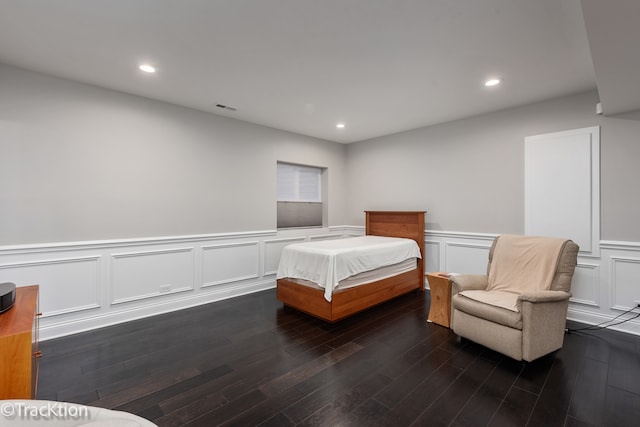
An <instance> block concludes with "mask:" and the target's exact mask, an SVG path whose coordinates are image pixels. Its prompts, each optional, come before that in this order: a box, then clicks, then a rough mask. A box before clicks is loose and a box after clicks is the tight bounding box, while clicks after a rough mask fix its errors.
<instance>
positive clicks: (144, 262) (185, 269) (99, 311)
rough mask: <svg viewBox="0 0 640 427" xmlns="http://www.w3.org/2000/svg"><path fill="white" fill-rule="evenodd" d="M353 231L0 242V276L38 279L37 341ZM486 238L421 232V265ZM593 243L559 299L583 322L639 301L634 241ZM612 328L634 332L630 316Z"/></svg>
mask: <svg viewBox="0 0 640 427" xmlns="http://www.w3.org/2000/svg"><path fill="white" fill-rule="evenodd" d="M363 234H364V227H361V226H332V227H330V228H322V229H318V228H311V229H296V230H278V231H276V230H267V231H256V232H239V233H224V234H212V235H198V236H178V237H165V236H160V237H157V238H145V239H139V240H135V239H128V240H111V241H100V242H73V243H54V244H44V245H24V246H15V247H0V281H1V282H5V281H6V282H14V283H16V284H17V285H18V286H27V285H32V284H39V285H40V287H41V288H40V289H41V293H40V307H41V311H42V312H43V318H42V319H41V322H40V332H41V334H40V337H41V339H43V340H46V339H50V338H55V337H57V336H62V335H69V334H73V333H77V332H81V331H84V330H89V329H94V328H99V327H103V326H107V325H110V324H115V323H122V322H127V321H130V320H132V319H137V318H141V317H147V316H153V315H157V314H161V313H165V312H168V311H174V310H180V309H183V308H187V307H192V306H195V305H200V304H206V303H209V302H213V301H219V300H223V299H226V298H231V297H235V296H239V295H243V294H246V293H251V292H257V291H261V290H265V289H269V288H273V287H274V286H275V273H276V271H277V268H278V263H279V260H280V253H281V251H282V248H284V247H285V246H286V245H288V244H291V243H296V242H303V241H310V240H319V239H333V238H338V237H350V236H358V235H363ZM494 238H495V235H494V234H480V233H465V232H447V231H436V230H429V231H427V232H426V233H425V266H426V267H425V269H426V271H427V272H433V271H443V272H453V273H480V274H482V273H484V272H485V270H486V264H487V260H488V253H489V248H490V247H491V243H492V242H493V239H494ZM597 249H598V252H600V257H593V256H580V257H579V259H578V267H577V269H576V273H575V276H574V281H573V288H572V289H573V296H572V299H571V302H570V304H569V313H568V318H569V319H571V320H576V321H580V322H584V323H587V324H598V323H601V322H605V321H610V320H612V319H614V318H615V317H616V316H618V315H620V314H622V313H623V312H624V311H626V310H628V309H629V308H632V307H633V304H634V303H635V301H640V283H639V278H640V243H635V242H600V246H599V248H597ZM630 314H633V313H630ZM623 318H626V317H623ZM613 328H614V329H617V330H620V331H623V332H628V333H634V334H640V322H639V321H638V320H637V319H636V320H631V321H629V322H626V323H623V324H621V325H616V326H613Z"/></svg>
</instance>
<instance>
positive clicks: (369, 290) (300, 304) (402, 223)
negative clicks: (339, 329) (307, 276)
mask: <svg viewBox="0 0 640 427" xmlns="http://www.w3.org/2000/svg"><path fill="white" fill-rule="evenodd" d="M365 213H366V220H367V224H366V234H367V235H374V236H387V237H404V238H407V239H413V240H415V241H416V242H417V243H418V247H419V248H420V254H421V255H422V258H421V259H419V260H418V268H416V269H415V270H411V271H408V272H406V273H402V274H399V275H397V276H393V277H389V278H387V279H382V280H378V281H375V282H371V283H367V284H365V285H360V286H355V287H351V288H347V289H344V290H338V291H336V292H334V293H333V296H332V298H331V302H329V301H327V300H326V299H325V298H324V289H321V288H315V287H311V286H308V285H303V284H300V283H299V282H298V281H297V280H296V279H290V278H283V279H278V280H277V298H278V300H280V301H282V302H283V303H284V305H285V306H288V307H292V308H295V309H296V310H300V311H303V312H305V313H307V314H310V315H312V316H315V317H318V318H320V319H322V320H326V321H327V322H336V321H338V320H341V319H344V318H345V317H348V316H351V315H352V314H355V313H357V312H359V311H362V310H365V309H367V308H369V307H373V306H374V305H377V304H380V303H383V302H385V301H388V300H390V299H392V298H395V297H397V296H400V295H403V294H406V293H408V292H411V291H413V290H420V291H424V215H425V212H415V211H411V212H406V211H405V212H392V211H384V212H382V211H365Z"/></svg>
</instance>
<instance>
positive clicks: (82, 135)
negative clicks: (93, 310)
mask: <svg viewBox="0 0 640 427" xmlns="http://www.w3.org/2000/svg"><path fill="white" fill-rule="evenodd" d="M0 94H1V96H0V182H1V183H2V184H1V185H0V245H12V244H25V243H43V242H69V241H87V240H90V241H94V240H102V239H115V238H118V239H121V238H131V237H136V238H138V237H158V236H174V235H177V236H182V235H191V234H203V233H218V232H243V231H251V230H273V229H275V227H276V162H277V161H278V160H281V161H287V162H294V163H302V164H310V165H313V166H322V167H326V168H328V183H329V193H328V205H329V211H328V221H327V222H328V224H329V225H333V224H343V223H344V220H345V218H344V213H343V212H344V209H345V205H346V203H345V201H346V191H345V189H344V185H343V183H344V181H345V146H344V145H341V144H336V143H331V142H327V141H321V140H317V139H313V138H309V137H305V136H301V135H296V134H292V133H288V132H283V131H278V130H275V129H271V128H266V127H263V126H258V125H252V124H248V123H246V122H241V121H238V120H233V119H228V118H224V117H221V116H216V115H212V114H207V113H203V112H199V111H196V110H192V109H188V108H183V107H178V106H175V105H171V104H167V103H163V102H158V101H152V100H148V99H145V98H141V97H137V96H132V95H126V94H123V93H119V92H114V91H110V90H105V89H101V88H97V87H94V86H89V85H84V84H81V83H75V82H71V81H68V80H63V79H58V78H55V77H51V76H46V75H42V74H37V73H32V72H28V71H24V70H20V69H17V68H13V67H9V66H5V65H1V64H0Z"/></svg>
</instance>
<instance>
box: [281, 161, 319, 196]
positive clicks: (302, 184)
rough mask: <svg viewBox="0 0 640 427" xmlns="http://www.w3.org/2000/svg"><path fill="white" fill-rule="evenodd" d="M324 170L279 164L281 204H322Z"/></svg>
mask: <svg viewBox="0 0 640 427" xmlns="http://www.w3.org/2000/svg"><path fill="white" fill-rule="evenodd" d="M321 183H322V169H321V168H315V167H312V166H301V165H292V164H290V163H278V201H279V202H322V186H321Z"/></svg>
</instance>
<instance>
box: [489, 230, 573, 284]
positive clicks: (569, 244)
mask: <svg viewBox="0 0 640 427" xmlns="http://www.w3.org/2000/svg"><path fill="white" fill-rule="evenodd" d="M500 239H503V242H502V243H501V244H500V245H498V243H499V241H500ZM522 244H525V245H527V249H528V248H533V249H532V250H533V251H534V252H535V251H536V250H539V249H537V248H536V246H537V245H540V246H541V247H543V248H544V249H543V250H540V252H541V253H540V256H542V257H547V259H546V260H544V263H545V265H546V266H547V268H549V266H550V268H551V269H552V270H550V271H548V272H547V273H546V275H545V276H546V277H547V278H550V279H549V280H550V283H549V282H547V283H545V284H544V287H543V288H546V289H551V290H558V291H565V292H570V290H571V279H572V277H573V273H574V271H575V267H576V264H577V256H578V250H579V247H578V245H577V244H576V243H574V242H573V241H571V240H561V239H555V238H545V237H530V236H513V235H501V236H498V237H496V239H495V240H494V241H493V244H492V245H491V249H490V250H489V262H488V264H487V276H489V277H490V285H489V286H490V287H491V285H492V283H491V282H492V281H495V280H496V278H495V276H496V274H498V273H496V274H494V275H493V277H492V276H491V268H492V265H493V263H494V262H495V261H496V259H501V260H504V258H505V253H504V252H505V251H507V252H508V251H514V253H516V254H517V253H518V252H517V251H518V250H522ZM497 246H498V247H499V249H498V250H500V251H502V252H500V253H499V254H498V257H496V247H497ZM529 255H530V254H528V253H527V256H529ZM494 273H495V272H494ZM535 273H536V275H537V274H538V273H539V271H537V270H536V272H535ZM549 275H550V276H549ZM522 277H523V279H517V280H514V282H518V283H516V284H515V286H516V287H518V286H522V283H521V281H526V280H527V279H528V278H529V277H528V276H527V275H523V276H522ZM524 286H525V287H526V286H529V289H530V286H532V285H531V284H529V285H526V284H525V285H524ZM534 286H537V285H534ZM502 288H503V289H504V287H502Z"/></svg>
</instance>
